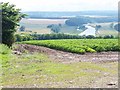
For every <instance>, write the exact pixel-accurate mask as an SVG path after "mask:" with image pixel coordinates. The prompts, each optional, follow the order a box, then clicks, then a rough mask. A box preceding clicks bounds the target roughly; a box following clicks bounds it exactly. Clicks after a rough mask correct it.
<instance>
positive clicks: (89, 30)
mask: <svg viewBox="0 0 120 90" xmlns="http://www.w3.org/2000/svg"><path fill="white" fill-rule="evenodd" d="M85 27H86V28H87V29H86V30H85V31H83V32H82V33H80V34H79V35H86V36H87V35H93V36H95V32H96V30H95V28H93V27H91V26H89V25H86V26H85Z"/></svg>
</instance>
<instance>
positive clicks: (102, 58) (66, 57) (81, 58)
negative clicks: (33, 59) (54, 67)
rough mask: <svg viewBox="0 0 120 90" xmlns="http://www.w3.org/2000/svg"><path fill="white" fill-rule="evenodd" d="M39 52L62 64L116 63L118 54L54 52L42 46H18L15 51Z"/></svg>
mask: <svg viewBox="0 0 120 90" xmlns="http://www.w3.org/2000/svg"><path fill="white" fill-rule="evenodd" d="M25 50H27V51H29V52H31V53H32V52H41V53H45V54H47V55H48V56H49V57H50V58H52V59H53V60H55V61H58V62H62V63H73V62H95V63H98V62H99V63H106V62H116V61H118V52H100V53H86V54H76V53H69V52H64V51H59V50H54V49H50V48H46V47H42V46H35V45H27V44H18V45H17V48H16V49H15V51H19V52H24V51H25Z"/></svg>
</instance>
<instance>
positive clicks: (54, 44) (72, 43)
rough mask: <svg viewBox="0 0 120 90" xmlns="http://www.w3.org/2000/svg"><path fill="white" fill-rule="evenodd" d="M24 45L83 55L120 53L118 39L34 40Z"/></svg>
mask: <svg viewBox="0 0 120 90" xmlns="http://www.w3.org/2000/svg"><path fill="white" fill-rule="evenodd" d="M22 43H24V44H31V45H38V46H44V47H48V48H52V49H57V50H62V51H67V52H72V53H81V54H84V53H85V52H91V53H94V52H102V51H120V46H119V45H118V40H117V39H63V40H34V41H25V42H22Z"/></svg>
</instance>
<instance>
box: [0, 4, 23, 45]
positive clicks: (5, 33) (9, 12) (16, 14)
mask: <svg viewBox="0 0 120 90" xmlns="http://www.w3.org/2000/svg"><path fill="white" fill-rule="evenodd" d="M1 6H2V43H4V44H6V45H7V46H9V47H11V46H12V44H13V43H14V41H15V38H14V33H15V31H16V29H17V26H18V23H19V21H20V20H21V19H22V18H23V17H24V16H25V14H22V13H21V12H20V9H16V8H15V5H10V4H9V3H1Z"/></svg>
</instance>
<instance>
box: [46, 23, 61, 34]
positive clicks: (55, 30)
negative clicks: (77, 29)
mask: <svg viewBox="0 0 120 90" xmlns="http://www.w3.org/2000/svg"><path fill="white" fill-rule="evenodd" d="M61 26H62V25H61V24H58V25H57V24H51V25H48V26H47V28H50V29H51V31H52V32H53V33H59V32H60V28H61Z"/></svg>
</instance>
